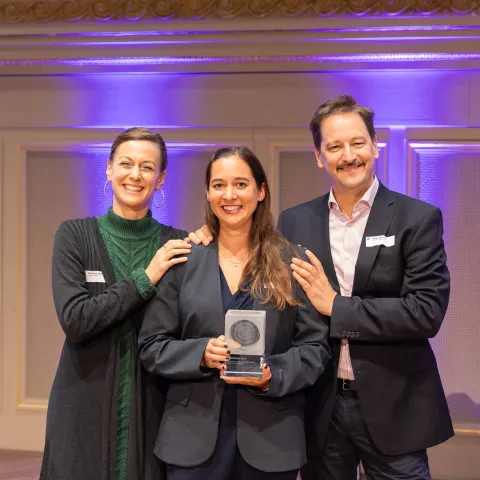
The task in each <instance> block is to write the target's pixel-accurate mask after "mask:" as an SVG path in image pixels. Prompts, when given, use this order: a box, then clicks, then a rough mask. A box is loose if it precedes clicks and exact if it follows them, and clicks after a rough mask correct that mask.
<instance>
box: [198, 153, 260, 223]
mask: <svg viewBox="0 0 480 480" xmlns="http://www.w3.org/2000/svg"><path fill="white" fill-rule="evenodd" d="M264 198H265V188H264V186H263V185H261V186H260V188H259V187H258V186H257V183H256V182H255V179H254V177H253V175H252V171H251V170H250V167H249V166H248V164H247V163H246V162H245V161H244V160H242V159H241V158H240V157H239V156H238V155H231V156H227V157H221V158H219V159H218V160H215V161H214V162H213V163H212V165H211V172H210V182H209V184H208V187H207V200H208V201H209V202H210V207H211V209H212V211H213V213H214V214H215V216H216V217H217V218H218V220H219V222H220V228H222V226H223V227H228V228H230V229H235V230H239V229H246V230H249V229H250V227H251V225H252V219H253V214H254V213H255V210H256V209H257V204H258V202H261V201H262V200H263V199H264Z"/></svg>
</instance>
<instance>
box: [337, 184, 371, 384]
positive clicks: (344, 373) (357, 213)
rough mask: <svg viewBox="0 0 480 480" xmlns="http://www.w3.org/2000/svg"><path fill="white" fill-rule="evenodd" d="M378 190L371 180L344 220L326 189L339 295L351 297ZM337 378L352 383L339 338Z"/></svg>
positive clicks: (345, 347) (347, 352) (347, 353)
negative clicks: (350, 214)
mask: <svg viewBox="0 0 480 480" xmlns="http://www.w3.org/2000/svg"><path fill="white" fill-rule="evenodd" d="M377 191H378V179H377V177H375V180H374V181H373V183H372V185H371V187H370V188H369V189H368V190H367V191H366V192H365V195H364V196H363V197H362V198H361V199H360V200H359V201H358V202H357V203H356V204H355V207H354V208H353V215H352V218H348V217H347V216H346V215H344V214H343V213H342V212H341V211H340V207H339V206H338V203H337V201H336V200H335V196H334V194H333V191H332V190H330V197H329V199H328V206H329V210H330V213H329V218H328V226H329V232H330V250H331V252H332V260H333V265H334V267H335V273H336V274H337V279H338V283H339V286H340V294H341V295H343V296H346V297H351V296H352V288H353V278H354V276H355V264H356V263H357V258H358V252H359V251H360V245H361V243H362V238H363V233H364V232H365V227H366V225H367V220H368V216H369V215H370V210H371V209H372V205H373V200H374V199H375V195H376V194H377ZM337 376H338V378H345V379H347V380H354V379H355V377H354V374H353V368H352V361H351V359H350V350H349V347H348V340H345V339H343V340H342V345H341V347H340V359H339V363H338V372H337Z"/></svg>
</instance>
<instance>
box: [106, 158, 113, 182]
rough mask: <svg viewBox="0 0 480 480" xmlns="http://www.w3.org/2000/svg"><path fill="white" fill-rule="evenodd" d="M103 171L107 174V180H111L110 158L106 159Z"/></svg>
mask: <svg viewBox="0 0 480 480" xmlns="http://www.w3.org/2000/svg"><path fill="white" fill-rule="evenodd" d="M105 173H106V174H107V180H108V181H109V182H111V181H112V162H111V161H110V160H108V162H107V170H106V172H105Z"/></svg>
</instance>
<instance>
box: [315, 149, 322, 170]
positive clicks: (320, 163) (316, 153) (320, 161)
mask: <svg viewBox="0 0 480 480" xmlns="http://www.w3.org/2000/svg"><path fill="white" fill-rule="evenodd" d="M313 151H314V152H315V158H316V159H317V165H318V168H325V166H324V165H323V161H322V154H321V153H320V150H317V148H316V147H314V149H313Z"/></svg>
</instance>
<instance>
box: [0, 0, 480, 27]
mask: <svg viewBox="0 0 480 480" xmlns="http://www.w3.org/2000/svg"><path fill="white" fill-rule="evenodd" d="M478 12H480V6H479V4H478V2H476V1H475V0H464V1H458V0H444V1H442V2H425V1H421V0H397V1H395V2H392V1H390V0H359V1H351V0H337V1H331V0H315V1H314V0H298V1H295V2H292V1H291V0H247V1H244V0H231V1H228V2H225V1H220V0H213V1H212V0H163V1H159V2H155V1H151V0H147V1H141V0H135V1H128V0H121V1H119V2H106V1H102V0H84V1H80V0H74V1H67V0H43V1H41V2H38V1H36V0H24V1H20V0H2V1H1V2H0V21H1V22H3V23H14V22H15V23H17V22H59V21H97V22H104V21H108V20H131V21H138V20H144V19H152V18H155V19H161V20H170V19H192V20H195V19H199V18H204V17H214V18H223V19H231V18H236V17H251V18H264V17H270V16H281V17H288V18H292V17H293V18H295V17H304V16H316V17H321V16H331V15H382V14H383V15H390V16H400V15H415V14H416V15H448V14H449V15H473V14H475V13H478Z"/></svg>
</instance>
